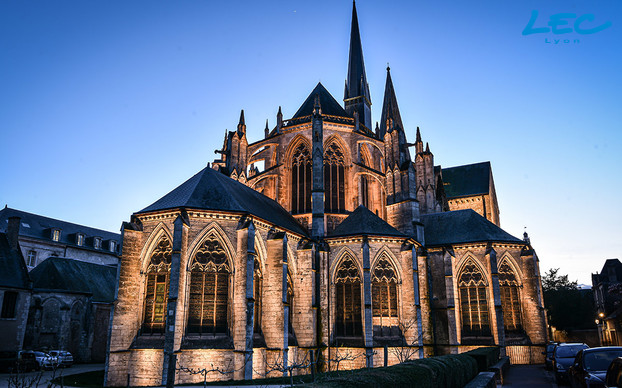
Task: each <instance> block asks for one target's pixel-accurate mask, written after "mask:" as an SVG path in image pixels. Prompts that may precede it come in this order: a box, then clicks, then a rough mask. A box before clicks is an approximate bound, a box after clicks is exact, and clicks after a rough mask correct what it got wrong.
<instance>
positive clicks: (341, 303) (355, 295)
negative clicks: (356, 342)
mask: <svg viewBox="0 0 622 388" xmlns="http://www.w3.org/2000/svg"><path fill="white" fill-rule="evenodd" d="M335 287H336V297H335V299H336V300H335V306H336V312H337V314H336V317H335V334H336V335H337V336H340V337H356V336H361V335H362V333H363V325H362V320H361V277H360V275H359V271H358V269H357V267H356V264H354V261H353V260H352V258H351V257H346V258H345V259H344V260H343V261H342V262H341V264H340V265H339V269H337V274H336V276H335Z"/></svg>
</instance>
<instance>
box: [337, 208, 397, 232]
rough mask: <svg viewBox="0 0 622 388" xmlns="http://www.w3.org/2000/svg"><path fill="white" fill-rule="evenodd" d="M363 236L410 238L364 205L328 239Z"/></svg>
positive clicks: (342, 222) (351, 214)
mask: <svg viewBox="0 0 622 388" xmlns="http://www.w3.org/2000/svg"><path fill="white" fill-rule="evenodd" d="M362 235H367V236H391V237H404V238H406V237H408V236H407V235H405V234H404V233H402V232H400V231H399V230H397V229H395V228H394V227H392V226H391V225H389V224H388V223H387V222H386V221H385V220H383V219H382V218H380V217H378V216H377V215H375V214H374V213H372V212H371V211H370V210H369V209H367V208H366V207H365V206H363V205H360V206H359V207H357V208H356V209H355V210H354V211H353V212H352V213H350V215H349V216H348V217H347V218H346V219H345V220H343V221H341V223H340V224H339V225H338V226H337V227H336V228H335V230H333V231H332V232H330V233H329V234H328V237H342V236H362Z"/></svg>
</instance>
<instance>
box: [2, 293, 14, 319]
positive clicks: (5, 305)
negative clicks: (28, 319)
mask: <svg viewBox="0 0 622 388" xmlns="http://www.w3.org/2000/svg"><path fill="white" fill-rule="evenodd" d="M16 307H17V292H15V291H5V292H4V298H3V299H2V313H1V314H0V318H15V308H16Z"/></svg>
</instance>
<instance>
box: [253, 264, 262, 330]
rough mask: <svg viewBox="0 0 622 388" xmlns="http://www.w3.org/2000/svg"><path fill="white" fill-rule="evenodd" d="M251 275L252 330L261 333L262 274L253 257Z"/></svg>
mask: <svg viewBox="0 0 622 388" xmlns="http://www.w3.org/2000/svg"><path fill="white" fill-rule="evenodd" d="M253 276H254V278H253V288H254V290H253V297H254V298H255V315H254V317H255V318H254V320H253V331H254V332H255V333H261V312H262V308H261V307H262V306H261V304H262V298H261V290H263V275H262V274H261V268H260V266H259V262H258V261H257V259H255V273H254V275H253Z"/></svg>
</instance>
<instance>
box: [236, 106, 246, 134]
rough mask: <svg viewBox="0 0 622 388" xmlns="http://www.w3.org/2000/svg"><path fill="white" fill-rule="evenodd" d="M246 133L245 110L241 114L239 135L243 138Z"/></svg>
mask: <svg viewBox="0 0 622 388" xmlns="http://www.w3.org/2000/svg"><path fill="white" fill-rule="evenodd" d="M244 133H246V123H245V121H244V109H242V112H240V122H239V123H238V135H240V136H242V135H243V134H244Z"/></svg>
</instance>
